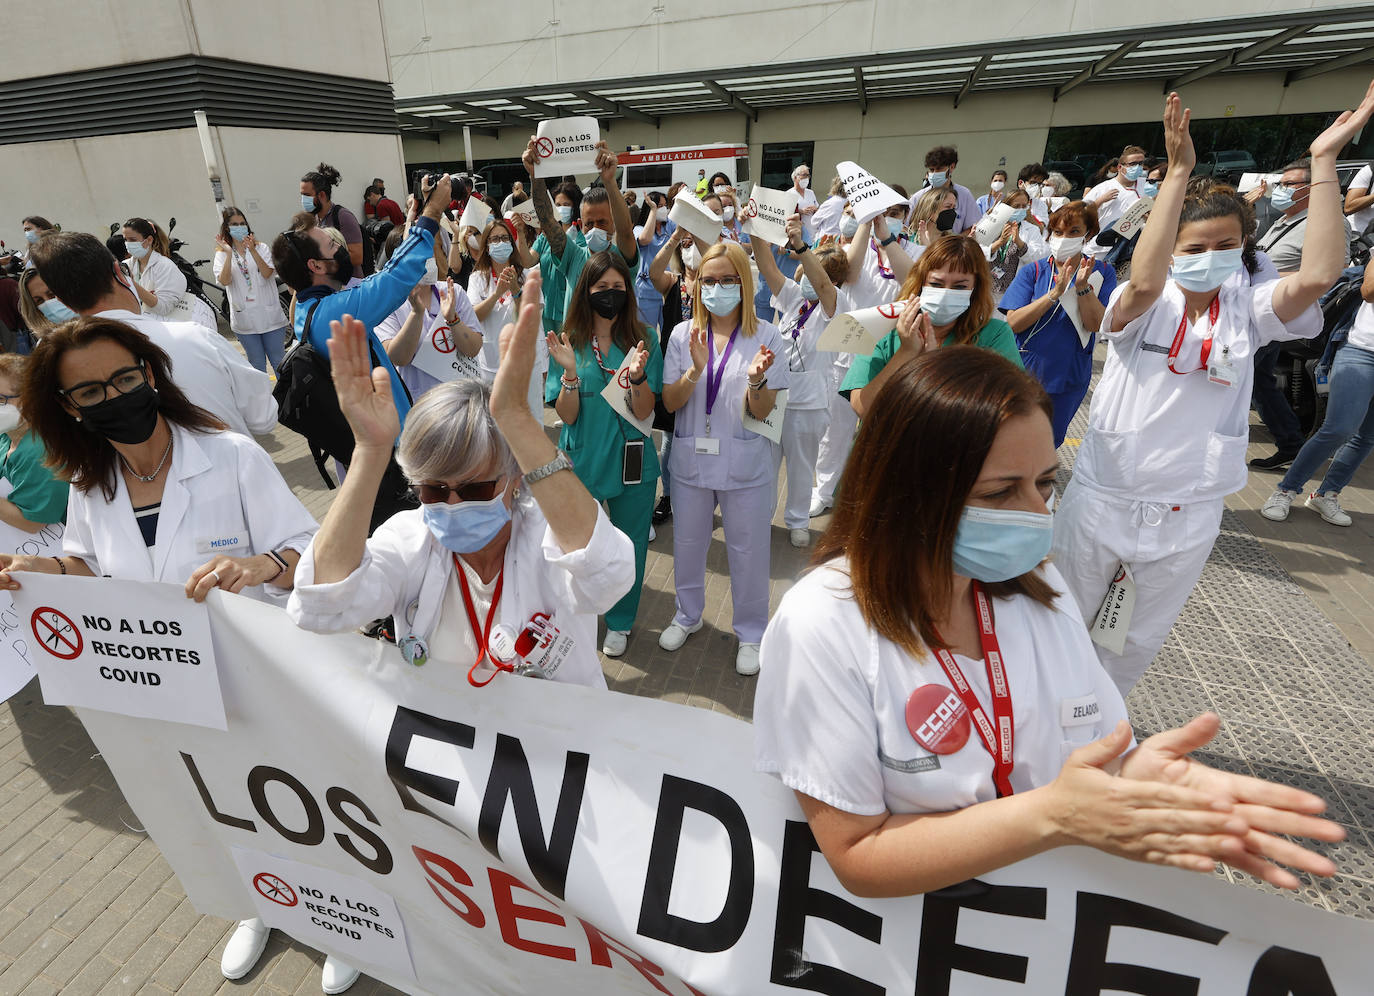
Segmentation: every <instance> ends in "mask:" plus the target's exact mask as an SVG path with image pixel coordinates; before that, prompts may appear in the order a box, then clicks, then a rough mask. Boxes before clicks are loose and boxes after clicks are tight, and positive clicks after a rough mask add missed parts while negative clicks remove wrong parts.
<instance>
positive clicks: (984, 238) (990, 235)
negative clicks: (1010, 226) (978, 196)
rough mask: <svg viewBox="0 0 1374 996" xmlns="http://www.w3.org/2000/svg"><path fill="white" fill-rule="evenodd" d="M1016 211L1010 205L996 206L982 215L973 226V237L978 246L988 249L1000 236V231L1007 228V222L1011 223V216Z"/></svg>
mask: <svg viewBox="0 0 1374 996" xmlns="http://www.w3.org/2000/svg"><path fill="white" fill-rule="evenodd" d="M1015 211H1016V209H1015V208H1014V207H1012V206H1011V205H1010V204H998V205H997V206H996V207H995V208H993V209H992V210H991V211H989V212H988V213H987V214H985V215H983V217H982V218H980V219H979V220H978V224H976V225H974V226H973V237H974V238H975V239H977V240H978V244H979V245H980V246H982V247H983V248H984V249H986V248H988V247H989V246H990V245H992V244H993V243H994V242H996V241H997V240H998V238H999V237H1001V235H1002V229H1004V228H1006V227H1007V222H1009V221H1011V216H1012V214H1013V213H1014V212H1015Z"/></svg>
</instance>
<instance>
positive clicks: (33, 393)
mask: <svg viewBox="0 0 1374 996" xmlns="http://www.w3.org/2000/svg"><path fill="white" fill-rule="evenodd" d="M21 404H22V406H23V409H24V411H25V413H26V414H27V415H28V417H29V420H30V422H31V424H32V427H33V431H34V432H36V433H38V435H39V436H41V437H42V439H43V442H44V444H45V445H46V446H47V449H48V455H49V458H50V460H51V461H52V465H53V467H54V468H55V469H56V470H57V471H58V473H60V474H62V475H63V476H67V477H70V479H71V496H70V499H69V505H68V510H67V529H66V532H65V534H64V535H63V538H62V553H63V555H62V556H61V557H30V556H15V557H12V556H0V570H2V571H3V573H0V589H11V590H12V589H15V588H18V587H19V585H20V579H19V578H17V577H15V575H16V574H17V573H20V572H24V571H36V572H38V573H42V574H74V575H78V576H81V577H101V576H107V577H116V578H122V579H128V580H133V581H172V582H176V583H180V584H184V585H185V587H186V594H187V596H188V597H190V598H194V599H195V600H196V601H198V602H199V601H204V599H205V596H206V595H208V594H209V593H210V590H211V589H212V588H222V589H224V590H225V591H229V592H235V593H241V594H244V595H247V596H249V597H250V598H255V599H258V600H260V601H266V602H272V603H275V604H279V605H280V604H284V603H285V599H286V592H287V591H288V590H289V589H290V588H291V585H292V582H293V579H294V577H295V570H296V564H297V561H298V560H299V559H300V555H301V551H303V550H304V549H305V548H306V546H307V544H308V543H309V542H310V537H311V535H312V534H313V533H314V531H315V520H314V518H313V517H312V516H311V515H310V513H309V512H307V511H306V510H305V507H304V506H302V505H301V503H300V501H299V500H297V498H296V496H295V495H294V494H292V493H291V489H290V488H289V487H288V486H287V484H286V482H285V481H284V480H282V476H281V474H280V473H279V472H278V471H277V468H276V465H275V464H273V463H272V458H271V457H269V456H268V455H267V453H266V451H264V450H263V448H262V447H261V446H259V445H258V444H257V443H255V442H253V441H252V440H251V439H248V438H246V437H245V436H241V435H239V434H238V433H235V432H228V431H226V430H225V428H224V424H223V423H222V422H220V421H219V420H217V419H216V418H215V417H214V416H213V415H211V414H210V413H209V412H207V411H205V410H204V409H202V408H198V407H196V406H195V405H194V404H192V403H191V402H190V401H189V400H187V398H186V395H185V394H183V393H182V392H181V389H180V388H179V387H178V386H177V385H176V384H175V383H174V382H173V381H172V379H171V360H170V358H169V357H168V355H167V353H165V352H164V351H163V350H161V349H159V348H158V347H157V346H155V345H154V344H153V343H152V341H151V340H149V339H148V337H147V336H145V335H144V334H143V333H142V332H139V331H138V330H137V329H135V328H134V327H133V326H131V325H128V324H126V323H124V322H120V321H116V320H113V319H108V318H82V319H79V320H77V321H74V322H68V323H66V324H64V325H61V326H59V327H57V328H55V329H53V330H52V331H50V332H49V333H48V334H47V335H45V336H44V337H43V339H42V341H40V342H39V344H38V346H37V347H36V348H35V349H34V352H33V356H32V357H31V358H30V360H29V369H28V372H27V376H26V380H25V382H24V388H23V397H22V398H21ZM213 550H220V551H223V552H221V553H211V552H210V551H213ZM267 934H268V928H267V926H266V924H264V923H263V922H262V921H261V920H258V919H256V918H255V919H250V920H244V921H242V922H241V923H240V924H239V926H238V929H236V930H235V931H234V934H233V936H231V937H230V939H229V942H228V944H227V945H226V947H225V949H224V955H223V957H222V959H221V963H220V968H221V970H222V971H223V974H224V976H225V978H228V979H238V978H242V977H243V976H245V975H247V974H248V972H249V971H251V970H252V968H253V965H254V964H256V963H257V960H258V958H259V957H260V956H261V955H262V950H263V948H264V947H265V946H266V944H267ZM350 976H351V977H352V978H356V977H357V970H356V969H354V968H352V967H350V966H348V965H345V964H343V963H342V962H337V961H336V960H335V959H333V958H330V959H328V962H327V963H326V967H325V974H324V979H325V984H326V988H325V991H326V992H342V991H343V989H338V988H335V989H330V988H328V986H329V984H330V983H331V981H333V982H338V981H340V980H349V979H350ZM350 984H351V980H350Z"/></svg>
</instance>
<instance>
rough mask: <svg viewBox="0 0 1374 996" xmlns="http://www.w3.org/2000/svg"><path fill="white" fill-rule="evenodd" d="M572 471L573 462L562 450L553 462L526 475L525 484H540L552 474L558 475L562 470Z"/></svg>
mask: <svg viewBox="0 0 1374 996" xmlns="http://www.w3.org/2000/svg"><path fill="white" fill-rule="evenodd" d="M572 469H573V465H572V461H571V460H569V459H568V454H566V453H564V452H563V451H562V450H559V451H558V455H557V456H556V457H554V458H553V459H552V460H550V461H549V462H548V463H546V464H544V465H543V466H542V467H535V468H534V470H531V471H529V472H528V473H527V474H525V483H526V484H538V483H539V482H540V481H542V480H543V479H544V478H546V477H548V476H549V475H551V474H556V473H558V472H559V471H560V470H572Z"/></svg>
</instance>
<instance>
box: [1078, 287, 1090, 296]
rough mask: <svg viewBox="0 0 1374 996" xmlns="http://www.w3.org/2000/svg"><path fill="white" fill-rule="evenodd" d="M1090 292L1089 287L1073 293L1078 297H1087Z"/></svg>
mask: <svg viewBox="0 0 1374 996" xmlns="http://www.w3.org/2000/svg"><path fill="white" fill-rule="evenodd" d="M1092 292H1093V289H1092V288H1091V287H1084V288H1082V289H1081V290H1076V291H1074V293H1075V294H1077V295H1078V296H1079V297H1087V296H1088V295H1089V294H1091V293H1092Z"/></svg>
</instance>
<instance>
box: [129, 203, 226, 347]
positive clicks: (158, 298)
mask: <svg viewBox="0 0 1374 996" xmlns="http://www.w3.org/2000/svg"><path fill="white" fill-rule="evenodd" d="M124 248H125V250H126V251H127V252H128V253H129V258H130V260H132V262H131V263H130V265H129V270H130V275H131V276H132V277H133V278H134V288H135V291H134V292H135V293H136V294H138V302H139V304H140V305H141V306H142V307H143V313H144V314H145V315H156V316H157V317H158V318H165V319H167V320H168V321H172V322H195V323H196V324H197V325H200V326H202V327H204V328H207V329H209V330H210V331H211V332H214V331H215V330H216V328H217V325H216V323H215V312H214V310H213V309H212V308H211V307H210V306H209V305H208V304H206V303H205V302H204V301H202V300H201V299H200V298H198V297H196V296H195V295H194V294H191V293H189V292H188V291H187V290H186V274H184V273H182V272H181V269H180V268H179V267H178V266H177V265H176V263H174V262H172V260H171V259H170V258H169V253H170V252H171V242H170V241H169V240H168V238H167V233H166V232H164V231H163V230H162V226H161V225H159V224H158V223H157V222H155V221H149V220H148V219H147V218H130V219H129V220H128V221H126V222H125V223H124Z"/></svg>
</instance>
